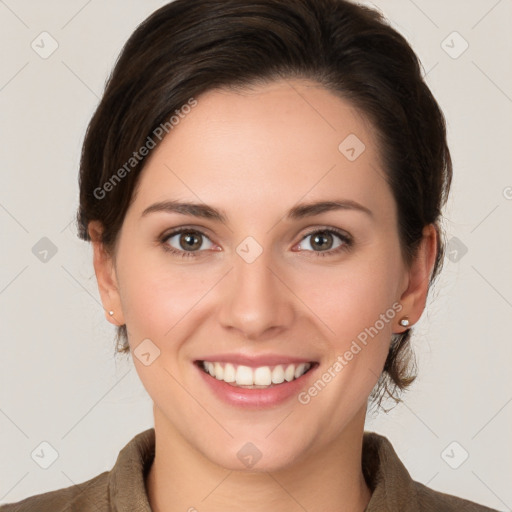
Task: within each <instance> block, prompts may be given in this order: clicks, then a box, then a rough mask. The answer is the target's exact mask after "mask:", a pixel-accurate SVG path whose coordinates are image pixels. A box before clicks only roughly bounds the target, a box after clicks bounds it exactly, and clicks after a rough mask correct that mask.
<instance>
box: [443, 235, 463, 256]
mask: <svg viewBox="0 0 512 512" xmlns="http://www.w3.org/2000/svg"><path fill="white" fill-rule="evenodd" d="M467 252H468V248H467V246H466V245H465V244H464V242H462V240H461V239H460V238H457V237H456V236H452V237H451V238H450V240H448V245H447V247H446V257H447V258H448V259H449V260H450V261H452V262H453V263H457V262H458V261H460V260H461V259H462V258H463V256H464V255H465V254H466V253H467Z"/></svg>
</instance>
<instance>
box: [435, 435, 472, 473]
mask: <svg viewBox="0 0 512 512" xmlns="http://www.w3.org/2000/svg"><path fill="white" fill-rule="evenodd" d="M468 457H469V453H468V452H467V451H466V450H465V448H464V447H463V446H462V445H461V444H460V443H458V442H457V441H452V442H451V443H450V444H449V445H448V446H447V447H446V448H445V449H444V450H443V451H442V452H441V458H442V459H443V460H444V461H445V462H446V464H448V466H450V467H451V468H452V469H458V468H460V466H462V464H464V462H466V460H467V459H468Z"/></svg>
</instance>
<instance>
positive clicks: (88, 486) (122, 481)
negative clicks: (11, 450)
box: [0, 428, 496, 512]
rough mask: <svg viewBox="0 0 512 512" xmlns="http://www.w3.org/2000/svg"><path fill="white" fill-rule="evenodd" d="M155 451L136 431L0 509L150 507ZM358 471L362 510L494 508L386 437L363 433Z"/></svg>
mask: <svg viewBox="0 0 512 512" xmlns="http://www.w3.org/2000/svg"><path fill="white" fill-rule="evenodd" d="M154 456H155V430H154V428H150V429H148V430H145V431H144V432H141V433H139V434H137V435H136V436H135V437H134V438H133V439H131V440H130V441H129V442H128V444H126V445H125V446H124V448H123V449H122V450H121V451H120V452H119V456H118V457H117V461H116V463H115V465H114V467H113V468H112V469H111V470H110V471H105V472H103V473H101V474H99V475H97V476H96V477H94V478H91V479H90V480H87V481H85V482H83V483H81V484H78V485H73V486H70V487H65V488H63V489H57V490H54V491H50V492H46V493H43V494H37V495H34V496H30V497H28V498H25V499H24V500H21V501H18V502H15V503H7V504H5V505H0V512H29V511H30V512H151V507H150V505H149V501H148V496H147V492H146V487H145V478H146V475H147V472H148V471H149V468H150V467H151V463H152V461H153V458H154ZM363 471H364V474H365V478H366V480H367V482H368V485H369V487H370V489H371V490H372V497H371V499H370V502H369V503H368V506H367V508H366V511H365V512H427V511H428V512H451V511H465V512H496V510H494V509H490V508H487V507H484V506H482V505H478V504H476V503H473V502H471V501H467V500H464V499H461V498H457V497H455V496H451V495H448V494H443V493H440V492H437V491H434V490H432V489H430V488H428V487H425V486H424V485H423V484H420V483H418V482H415V481H414V480H412V478H411V477H410V475H409V473H408V472H407V470H406V469H405V466H404V465H403V464H402V462H401V461H400V459H399V458H398V456H397V454H396V453H395V451H394V449H393V447H392V445H391V443H390V442H389V441H388V439H387V438H386V437H383V436H381V435H378V434H376V433H374V432H365V433H364V438H363Z"/></svg>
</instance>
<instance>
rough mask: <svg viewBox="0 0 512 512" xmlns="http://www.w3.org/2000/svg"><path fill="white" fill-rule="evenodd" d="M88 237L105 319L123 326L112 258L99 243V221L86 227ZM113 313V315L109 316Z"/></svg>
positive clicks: (101, 227) (100, 227) (101, 229)
mask: <svg viewBox="0 0 512 512" xmlns="http://www.w3.org/2000/svg"><path fill="white" fill-rule="evenodd" d="M88 232H89V236H90V237H91V241H92V246H93V251H94V255H93V264H94V272H95V273H96V280H97V282H98V290H99V292H100V297H101V302H102V303H103V309H104V310H105V317H106V319H107V320H108V321H109V322H110V323H111V324H114V325H123V324H124V323H125V322H124V316H123V311H122V308H121V298H120V295H119V289H118V284H117V276H116V270H115V265H114V261H113V259H112V256H111V255H110V254H109V253H108V252H107V251H106V250H105V247H104V245H103V243H102V242H101V233H102V232H103V226H102V224H101V222H100V221H95V220H94V221H91V222H89V225H88ZM110 311H113V312H114V313H113V315H110V313H109V312H110Z"/></svg>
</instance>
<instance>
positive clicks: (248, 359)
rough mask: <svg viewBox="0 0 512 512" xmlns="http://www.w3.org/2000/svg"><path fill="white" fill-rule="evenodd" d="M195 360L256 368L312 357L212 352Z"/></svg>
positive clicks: (307, 360) (290, 362)
mask: <svg viewBox="0 0 512 512" xmlns="http://www.w3.org/2000/svg"><path fill="white" fill-rule="evenodd" d="M196 361H210V362H212V363H213V362H219V363H232V364H236V365H243V366H250V367H252V368H257V367H258V366H275V365H278V364H300V363H314V362H315V361H314V360H312V359H306V358H302V357H292V356H287V355H280V354H260V355H247V354H212V355H208V356H204V357H201V358H198V359H196Z"/></svg>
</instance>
